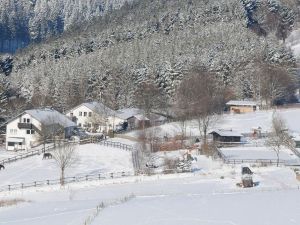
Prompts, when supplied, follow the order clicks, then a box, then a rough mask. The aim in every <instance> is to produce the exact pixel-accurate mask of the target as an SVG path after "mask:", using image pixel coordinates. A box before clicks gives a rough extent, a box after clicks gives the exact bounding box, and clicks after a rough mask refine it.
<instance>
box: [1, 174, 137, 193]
mask: <svg viewBox="0 0 300 225" xmlns="http://www.w3.org/2000/svg"><path fill="white" fill-rule="evenodd" d="M133 175H134V174H133V173H132V172H114V173H99V174H93V175H91V174H88V175H83V176H73V177H65V179H64V183H65V184H70V183H77V182H83V181H96V180H105V179H115V178H122V177H130V176H133ZM60 181H61V180H60V179H54V180H51V179H48V180H42V181H32V182H28V183H18V184H9V185H4V186H1V187H0V192H2V191H12V190H21V189H25V188H30V187H44V186H50V185H57V184H60Z"/></svg>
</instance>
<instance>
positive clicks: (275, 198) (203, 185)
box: [0, 162, 300, 225]
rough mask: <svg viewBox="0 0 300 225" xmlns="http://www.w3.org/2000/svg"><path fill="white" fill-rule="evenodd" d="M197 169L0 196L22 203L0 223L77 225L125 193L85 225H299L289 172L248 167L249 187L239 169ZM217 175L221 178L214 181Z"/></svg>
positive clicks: (3, 212) (4, 211) (3, 211)
mask: <svg viewBox="0 0 300 225" xmlns="http://www.w3.org/2000/svg"><path fill="white" fill-rule="evenodd" d="M211 163H213V162H211ZM203 169H205V170H207V173H196V174H187V175H185V174H183V175H160V176H153V177H135V178H122V179H120V180H119V182H117V181H110V183H108V181H94V182H88V183H82V184H71V185H69V186H66V187H65V188H59V187H50V188H49V187H47V188H38V189H27V190H25V191H13V192H5V193H0V199H11V198H20V199H24V200H25V201H26V202H25V203H20V204H19V205H17V206H11V207H7V208H0V224H9V225H48V224H49V225H50V224H55V225H67V224H73V225H83V224H84V221H86V219H87V218H89V217H90V216H91V215H94V214H95V209H96V206H97V205H99V204H100V203H101V202H104V203H105V204H108V205H110V203H114V202H118V201H119V200H120V199H123V198H124V197H126V196H131V195H133V196H135V197H134V198H133V199H131V200H129V201H127V202H123V203H120V202H119V203H118V204H116V205H115V204H112V206H108V207H107V208H104V209H103V210H102V211H100V213H99V214H98V215H97V216H96V217H95V220H93V221H92V223H91V224H93V225H119V224H122V225H150V224H151V225H152V224H166V225H167V224H168V225H169V224H170V225H173V224H185V225H193V224H201V225H211V224H222V225H223V224H224V225H227V224H231V225H232V224H233V225H235V224H238V225H252V224H272V225H282V224H284V225H290V224H299V223H300V214H299V212H298V211H299V207H300V203H299V202H300V195H299V193H300V192H299V190H298V185H299V183H298V181H297V180H296V179H295V174H294V172H292V171H291V170H290V169H287V168H275V167H268V168H253V171H254V173H255V176H254V181H256V182H259V185H258V186H256V187H254V188H251V189H241V188H238V187H237V186H236V183H237V182H239V181H240V173H239V171H240V168H239V167H228V166H225V165H223V166H221V167H220V168H219V170H213V171H214V172H213V171H212V170H210V169H209V168H203ZM209 171H211V172H213V173H212V174H211V173H210V172H209ZM216 171H219V172H216ZM221 174H223V175H224V179H220V175H221ZM113 182H114V183H113Z"/></svg>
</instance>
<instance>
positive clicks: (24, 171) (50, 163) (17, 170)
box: [0, 144, 133, 186]
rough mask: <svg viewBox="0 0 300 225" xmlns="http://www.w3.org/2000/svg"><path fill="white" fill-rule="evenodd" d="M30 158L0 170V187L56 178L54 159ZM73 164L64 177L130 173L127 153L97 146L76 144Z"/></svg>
mask: <svg viewBox="0 0 300 225" xmlns="http://www.w3.org/2000/svg"><path fill="white" fill-rule="evenodd" d="M42 157H43V156H42V155H37V156H33V157H30V158H27V159H23V160H20V161H17V162H14V163H11V164H6V165H5V166H6V168H5V170H1V171H0V186H2V185H6V184H14V183H21V182H32V181H43V180H48V179H58V178H59V169H58V167H57V165H56V164H55V160H54V159H47V160H43V159H42ZM76 158H77V160H76V164H74V165H73V166H72V167H71V168H69V169H68V170H67V171H66V176H80V175H93V174H99V173H110V172H122V171H124V172H133V167H132V158H131V153H130V152H128V151H124V150H122V149H118V148H112V147H107V146H103V145H98V144H86V145H80V146H78V147H77V149H76Z"/></svg>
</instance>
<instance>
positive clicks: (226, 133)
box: [209, 130, 243, 143]
mask: <svg viewBox="0 0 300 225" xmlns="http://www.w3.org/2000/svg"><path fill="white" fill-rule="evenodd" d="M209 134H211V135H212V136H213V141H215V142H225V143H232V142H241V139H242V137H243V135H242V134H240V133H238V132H235V131H232V130H215V131H212V132H210V133H209Z"/></svg>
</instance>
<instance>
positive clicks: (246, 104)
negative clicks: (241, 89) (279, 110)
mask: <svg viewBox="0 0 300 225" xmlns="http://www.w3.org/2000/svg"><path fill="white" fill-rule="evenodd" d="M226 106H227V107H228V109H229V111H230V112H231V113H249V112H255V111H257V110H259V106H258V104H257V102H255V101H246V100H242V101H233V100H231V101H229V102H227V103H226Z"/></svg>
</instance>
